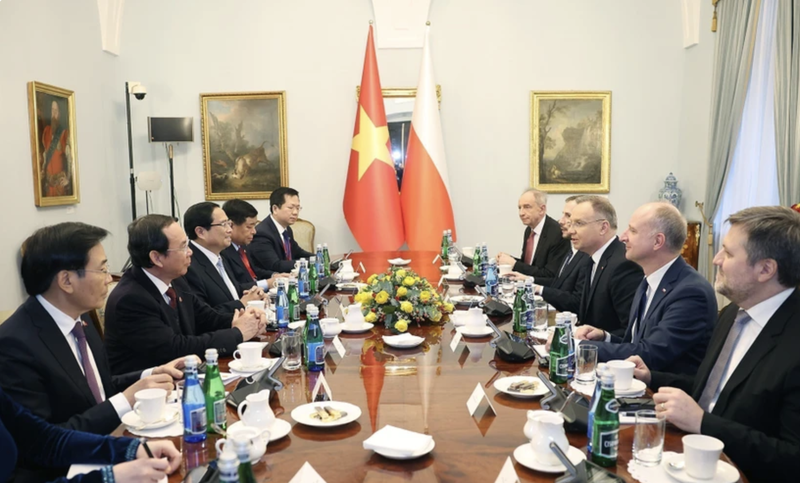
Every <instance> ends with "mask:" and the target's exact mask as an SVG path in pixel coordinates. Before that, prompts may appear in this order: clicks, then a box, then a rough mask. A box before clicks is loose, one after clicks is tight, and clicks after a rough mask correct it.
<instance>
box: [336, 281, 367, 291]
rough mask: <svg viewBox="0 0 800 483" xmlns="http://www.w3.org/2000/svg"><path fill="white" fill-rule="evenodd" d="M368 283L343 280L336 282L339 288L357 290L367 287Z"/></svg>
mask: <svg viewBox="0 0 800 483" xmlns="http://www.w3.org/2000/svg"><path fill="white" fill-rule="evenodd" d="M366 286H367V284H366V283H361V282H342V283H337V284H336V289H337V290H356V291H360V290H361V289H363V288H366Z"/></svg>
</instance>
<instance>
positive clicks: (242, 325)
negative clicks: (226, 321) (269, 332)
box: [231, 307, 267, 340]
mask: <svg viewBox="0 0 800 483" xmlns="http://www.w3.org/2000/svg"><path fill="white" fill-rule="evenodd" d="M259 312H262V313H263V311H259ZM266 320H267V318H266V316H264V317H263V319H262V318H261V317H259V315H258V314H257V313H256V310H255V309H253V308H252V307H251V308H249V309H247V310H236V311H235V312H234V313H233V322H232V323H231V326H232V327H234V328H236V329H239V331H240V332H241V333H242V339H243V340H250V339H252V338H253V337H255V336H256V335H258V334H259V333H260V332H261V331H262V330H263V329H264V328H265V326H266Z"/></svg>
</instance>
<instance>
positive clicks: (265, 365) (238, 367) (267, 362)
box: [228, 357, 276, 373]
mask: <svg viewBox="0 0 800 483" xmlns="http://www.w3.org/2000/svg"><path fill="white" fill-rule="evenodd" d="M275 360H276V359H267V358H266V357H262V358H261V360H260V361H259V363H258V366H256V367H247V368H245V367H242V361H240V360H239V359H233V360H232V361H230V362H229V363H228V368H229V369H231V370H233V371H236V372H244V373H250V372H253V373H255V372H260V371H263V370H265V369H269V368H270V367H272V364H273V363H274V362H275Z"/></svg>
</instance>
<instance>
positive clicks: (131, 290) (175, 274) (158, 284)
mask: <svg viewBox="0 0 800 483" xmlns="http://www.w3.org/2000/svg"><path fill="white" fill-rule="evenodd" d="M128 253H129V254H130V256H131V264H132V265H133V267H132V268H131V269H130V270H128V271H127V272H125V274H124V275H123V276H122V279H121V280H120V282H119V284H118V285H117V287H116V288H115V289H114V290H113V291H112V292H111V295H110V296H109V297H108V303H107V304H106V330H105V343H106V350H107V351H108V357H109V360H110V362H111V371H112V372H113V373H114V374H122V373H124V372H129V371H135V370H140V369H141V368H144V367H149V366H151V365H153V364H158V363H161V362H163V361H165V360H170V359H172V358H174V357H177V356H178V355H180V354H196V355H198V356H201V357H202V356H203V354H204V353H205V350H206V349H209V348H215V349H217V350H218V351H219V355H220V356H223V357H224V356H228V355H231V354H232V353H233V351H234V350H236V346H237V345H238V344H239V343H241V342H242V341H245V340H249V339H251V338H253V337H255V336H256V335H257V334H259V333H261V331H262V330H263V329H264V326H265V324H266V316H265V315H264V312H263V311H259V310H256V309H253V308H248V309H246V310H236V311H234V314H233V317H231V316H230V315H223V314H220V313H219V312H216V311H215V310H214V309H212V308H211V307H209V306H208V305H207V304H206V303H205V302H203V301H202V300H200V299H198V298H197V297H196V296H194V295H193V294H192V292H191V290H190V289H189V286H188V284H186V282H185V280H183V278H182V276H183V275H184V274H185V273H186V270H187V268H188V267H189V263H190V262H191V256H192V251H191V249H190V248H189V239H188V238H187V237H186V233H185V232H184V231H183V229H182V228H181V226H180V225H179V224H178V223H176V221H175V219H174V218H172V217H169V216H164V215H147V216H143V217H141V218H138V219H136V220H134V221H133V222H132V223H131V224H130V225H128Z"/></svg>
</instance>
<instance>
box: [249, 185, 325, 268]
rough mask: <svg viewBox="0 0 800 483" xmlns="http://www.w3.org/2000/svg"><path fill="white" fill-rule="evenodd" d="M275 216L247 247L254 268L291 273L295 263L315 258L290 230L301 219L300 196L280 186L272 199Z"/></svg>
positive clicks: (264, 225)
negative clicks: (302, 246)
mask: <svg viewBox="0 0 800 483" xmlns="http://www.w3.org/2000/svg"><path fill="white" fill-rule="evenodd" d="M269 204H270V209H271V211H272V214H271V215H270V216H268V217H267V218H266V219H265V220H263V221H262V222H261V223H259V224H258V226H256V234H255V235H254V236H253V243H251V244H250V246H249V247H248V254H249V255H250V261H251V262H254V263H253V266H254V268H255V267H258V268H261V269H262V270H272V271H273V272H281V273H288V272H291V271H292V269H293V268H294V262H295V261H296V260H299V259H301V258H305V259H308V258H309V257H313V256H314V254H313V253H309V252H307V251H305V250H303V249H302V248H300V245H298V244H297V242H296V241H295V240H294V235H293V234H292V228H291V226H292V225H293V224H294V222H296V221H297V218H298V217H299V216H300V210H302V209H303V207H302V206H300V193H298V192H297V190H295V189H292V188H287V187H283V186H281V187H280V188H278V189H276V190H275V191H273V192H272V195H270V197H269Z"/></svg>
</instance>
